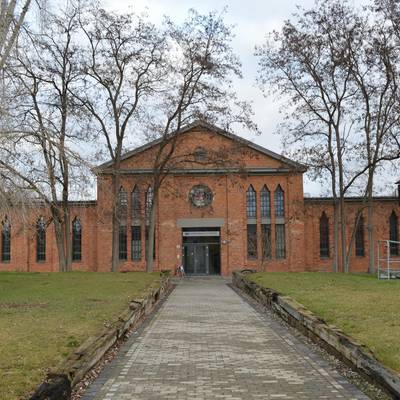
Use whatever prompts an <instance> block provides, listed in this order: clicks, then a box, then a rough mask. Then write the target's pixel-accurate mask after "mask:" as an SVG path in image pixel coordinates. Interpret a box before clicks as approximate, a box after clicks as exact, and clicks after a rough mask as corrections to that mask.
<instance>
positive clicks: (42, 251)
mask: <svg viewBox="0 0 400 400" xmlns="http://www.w3.org/2000/svg"><path fill="white" fill-rule="evenodd" d="M36 260H37V261H46V222H45V221H44V218H43V217H40V218H39V219H38V220H37V222H36Z"/></svg>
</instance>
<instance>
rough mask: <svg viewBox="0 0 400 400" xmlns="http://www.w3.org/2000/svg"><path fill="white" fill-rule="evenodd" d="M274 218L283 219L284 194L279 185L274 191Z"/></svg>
mask: <svg viewBox="0 0 400 400" xmlns="http://www.w3.org/2000/svg"><path fill="white" fill-rule="evenodd" d="M274 200H275V204H274V206H275V217H277V218H284V217H285V193H284V192H283V189H282V187H281V185H278V187H277V188H276V190H275V199H274Z"/></svg>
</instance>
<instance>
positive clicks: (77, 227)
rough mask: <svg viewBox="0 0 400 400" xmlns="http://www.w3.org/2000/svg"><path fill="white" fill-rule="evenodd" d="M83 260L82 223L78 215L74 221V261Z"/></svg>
mask: <svg viewBox="0 0 400 400" xmlns="http://www.w3.org/2000/svg"><path fill="white" fill-rule="evenodd" d="M80 260H82V225H81V221H80V220H79V218H78V217H75V219H74V220H73V221H72V261H80Z"/></svg>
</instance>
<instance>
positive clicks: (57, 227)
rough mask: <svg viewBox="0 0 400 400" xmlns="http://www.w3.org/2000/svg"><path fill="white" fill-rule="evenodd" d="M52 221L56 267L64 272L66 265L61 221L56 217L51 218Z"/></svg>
mask: <svg viewBox="0 0 400 400" xmlns="http://www.w3.org/2000/svg"><path fill="white" fill-rule="evenodd" d="M53 223H54V231H55V235H56V243H57V251H58V269H59V271H60V272H66V271H67V265H66V257H65V237H64V231H63V227H62V223H61V221H60V220H59V219H58V218H53Z"/></svg>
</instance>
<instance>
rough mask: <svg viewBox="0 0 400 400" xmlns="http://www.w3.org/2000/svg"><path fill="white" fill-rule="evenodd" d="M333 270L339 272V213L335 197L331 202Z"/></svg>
mask: <svg viewBox="0 0 400 400" xmlns="http://www.w3.org/2000/svg"><path fill="white" fill-rule="evenodd" d="M332 256H333V272H339V265H338V261H339V213H338V202H337V198H335V199H334V203H333V254H332Z"/></svg>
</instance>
